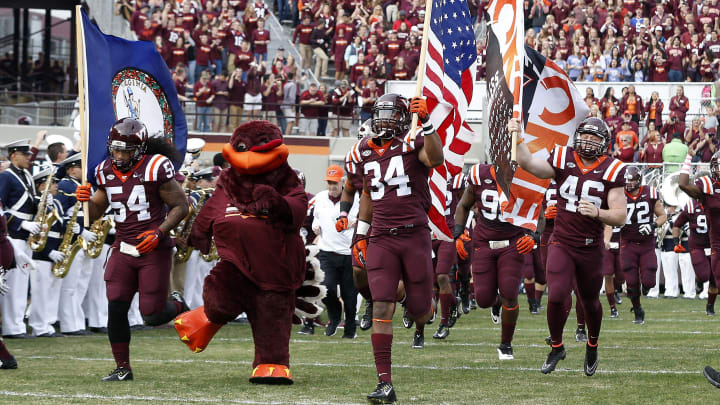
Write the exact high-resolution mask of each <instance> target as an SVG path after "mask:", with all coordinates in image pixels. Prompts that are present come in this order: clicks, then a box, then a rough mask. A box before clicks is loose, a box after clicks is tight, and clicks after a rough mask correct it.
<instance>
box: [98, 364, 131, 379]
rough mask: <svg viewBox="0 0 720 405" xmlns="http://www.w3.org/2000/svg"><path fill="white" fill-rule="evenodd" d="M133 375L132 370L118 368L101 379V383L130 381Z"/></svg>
mask: <svg viewBox="0 0 720 405" xmlns="http://www.w3.org/2000/svg"><path fill="white" fill-rule="evenodd" d="M132 380H133V373H132V370H130V369H129V368H125V367H118V368H116V369H115V370H113V372H112V373H110V374H108V376H107V377H103V378H102V381H132Z"/></svg>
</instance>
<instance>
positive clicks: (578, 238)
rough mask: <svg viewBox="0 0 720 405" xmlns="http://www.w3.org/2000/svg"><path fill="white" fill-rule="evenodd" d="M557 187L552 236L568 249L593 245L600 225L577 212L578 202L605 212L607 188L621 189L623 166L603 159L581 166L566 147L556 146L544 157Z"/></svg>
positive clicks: (599, 235)
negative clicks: (556, 210)
mask: <svg viewBox="0 0 720 405" xmlns="http://www.w3.org/2000/svg"><path fill="white" fill-rule="evenodd" d="M548 163H550V165H551V166H552V168H553V170H554V171H555V182H556V183H557V184H558V204H557V207H558V212H557V217H556V218H555V227H554V228H553V236H554V237H555V238H556V239H558V240H559V241H561V242H563V243H566V244H568V245H570V246H578V247H579V246H597V245H598V244H600V243H601V242H602V240H603V227H604V225H603V223H602V222H600V221H599V220H598V219H596V218H590V217H586V216H584V215H580V214H578V213H577V207H578V202H579V201H580V200H581V199H584V200H587V201H589V202H591V203H593V204H595V206H596V207H598V208H602V209H607V208H608V205H607V196H608V193H609V192H610V190H611V189H613V188H616V187H624V186H625V165H624V164H623V163H622V162H620V161H619V160H617V159H614V158H611V157H608V156H603V157H601V158H600V159H598V160H597V161H596V162H595V163H594V164H592V165H590V166H587V167H586V166H584V165H583V163H582V161H581V160H580V157H579V156H578V155H577V154H576V153H575V151H574V150H573V148H572V147H570V146H556V147H555V149H554V150H553V151H552V152H551V153H550V157H548Z"/></svg>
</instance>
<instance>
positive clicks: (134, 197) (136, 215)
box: [95, 155, 175, 247]
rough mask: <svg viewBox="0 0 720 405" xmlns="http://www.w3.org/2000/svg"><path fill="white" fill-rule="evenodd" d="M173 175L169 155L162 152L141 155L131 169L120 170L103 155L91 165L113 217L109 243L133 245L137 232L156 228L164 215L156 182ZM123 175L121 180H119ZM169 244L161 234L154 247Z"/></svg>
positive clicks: (159, 184) (158, 186)
mask: <svg viewBox="0 0 720 405" xmlns="http://www.w3.org/2000/svg"><path fill="white" fill-rule="evenodd" d="M174 178H175V169H174V168H173V165H172V162H170V159H168V158H166V157H165V156H163V155H145V156H143V158H142V160H141V161H140V163H138V164H137V165H136V166H135V167H134V168H133V169H132V171H130V172H128V173H121V172H119V171H117V170H115V168H113V165H112V160H111V159H105V160H104V161H103V162H101V163H100V164H99V165H97V167H96V168H95V181H96V182H97V186H98V189H100V190H104V191H105V193H106V194H107V198H108V202H109V203H110V209H112V213H113V219H114V220H115V224H116V225H115V226H116V228H115V229H116V234H115V243H114V244H113V247H118V246H119V245H120V242H121V241H122V242H125V243H129V244H131V245H133V246H134V245H137V244H138V243H139V242H140V241H139V240H138V239H137V236H138V235H140V234H141V233H143V232H145V231H151V230H155V229H157V228H158V227H159V226H160V224H161V223H163V221H165V217H166V208H165V202H163V200H162V199H161V198H160V191H159V190H160V186H162V185H163V184H165V183H166V182H168V181H170V180H173V179H174ZM123 179H124V180H123ZM168 246H171V242H170V238H167V237H165V238H163V239H162V240H161V241H160V244H159V246H158V247H168Z"/></svg>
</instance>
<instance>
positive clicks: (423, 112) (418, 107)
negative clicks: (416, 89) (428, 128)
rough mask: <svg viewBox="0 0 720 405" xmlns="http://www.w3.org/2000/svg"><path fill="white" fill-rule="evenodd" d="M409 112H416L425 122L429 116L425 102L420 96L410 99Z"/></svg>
mask: <svg viewBox="0 0 720 405" xmlns="http://www.w3.org/2000/svg"><path fill="white" fill-rule="evenodd" d="M410 112H411V113H416V114H417V115H418V118H420V121H421V122H423V123H425V122H427V120H428V118H429V117H428V109H427V102H426V101H425V99H423V98H422V97H413V98H411V99H410Z"/></svg>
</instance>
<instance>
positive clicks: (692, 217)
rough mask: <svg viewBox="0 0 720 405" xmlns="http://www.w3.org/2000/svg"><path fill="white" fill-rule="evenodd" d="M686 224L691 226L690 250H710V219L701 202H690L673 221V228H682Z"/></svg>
mask: <svg viewBox="0 0 720 405" xmlns="http://www.w3.org/2000/svg"><path fill="white" fill-rule="evenodd" d="M686 223H687V224H689V226H690V238H689V239H690V240H689V241H688V244H689V246H690V249H705V248H709V247H710V237H709V236H708V219H707V216H705V210H704V208H703V205H702V204H700V201H698V200H691V201H689V202H688V203H687V204H686V205H685V208H683V210H682V211H680V214H678V216H677V217H676V218H675V221H673V226H674V227H675V226H676V227H678V228H682V226H683V225H685V224H686Z"/></svg>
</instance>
